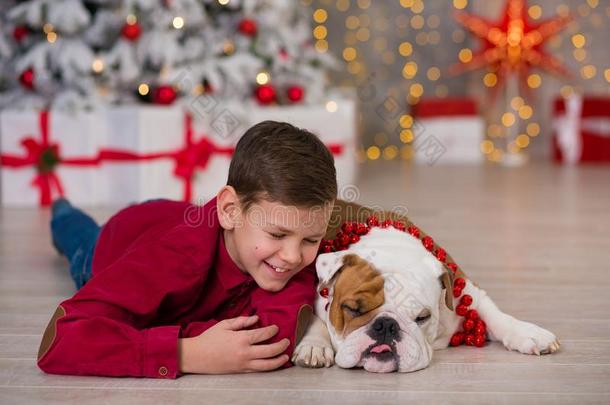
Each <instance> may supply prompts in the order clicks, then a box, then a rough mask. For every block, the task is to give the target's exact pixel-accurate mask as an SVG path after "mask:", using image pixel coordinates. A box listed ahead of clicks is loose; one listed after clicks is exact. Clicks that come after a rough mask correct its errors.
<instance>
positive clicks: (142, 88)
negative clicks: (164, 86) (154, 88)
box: [138, 83, 149, 96]
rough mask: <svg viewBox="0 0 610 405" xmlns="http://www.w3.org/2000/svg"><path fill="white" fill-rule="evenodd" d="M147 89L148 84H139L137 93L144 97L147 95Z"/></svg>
mask: <svg viewBox="0 0 610 405" xmlns="http://www.w3.org/2000/svg"><path fill="white" fill-rule="evenodd" d="M148 91H149V88H148V84H146V83H141V84H140V85H139V86H138V93H140V95H142V96H145V95H147V94H148Z"/></svg>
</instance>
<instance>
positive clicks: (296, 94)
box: [286, 86, 304, 103]
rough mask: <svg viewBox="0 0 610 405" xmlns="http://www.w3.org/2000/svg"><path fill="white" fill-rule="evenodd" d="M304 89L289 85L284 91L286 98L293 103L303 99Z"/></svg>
mask: <svg viewBox="0 0 610 405" xmlns="http://www.w3.org/2000/svg"><path fill="white" fill-rule="evenodd" d="M303 94H304V90H303V88H302V87H300V86H290V87H289V88H288V90H287V91H286V95H287V96H288V100H290V101H292V102H293V103H298V102H299V101H301V100H302V99H303Z"/></svg>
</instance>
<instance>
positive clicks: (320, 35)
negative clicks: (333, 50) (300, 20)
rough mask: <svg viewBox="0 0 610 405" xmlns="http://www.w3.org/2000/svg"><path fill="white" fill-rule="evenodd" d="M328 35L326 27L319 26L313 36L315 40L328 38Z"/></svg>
mask: <svg viewBox="0 0 610 405" xmlns="http://www.w3.org/2000/svg"><path fill="white" fill-rule="evenodd" d="M327 34H328V31H326V27H325V26H323V25H318V26H317V27H316V28H314V29H313V36H314V38H315V39H324V38H326V35H327Z"/></svg>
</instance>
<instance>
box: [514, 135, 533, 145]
mask: <svg viewBox="0 0 610 405" xmlns="http://www.w3.org/2000/svg"><path fill="white" fill-rule="evenodd" d="M515 143H516V144H517V146H518V147H520V148H527V145H529V144H530V137H529V136H527V135H525V134H521V135H519V136H518V137H517V139H516V140H515Z"/></svg>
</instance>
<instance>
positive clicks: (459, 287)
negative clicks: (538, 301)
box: [319, 216, 487, 347]
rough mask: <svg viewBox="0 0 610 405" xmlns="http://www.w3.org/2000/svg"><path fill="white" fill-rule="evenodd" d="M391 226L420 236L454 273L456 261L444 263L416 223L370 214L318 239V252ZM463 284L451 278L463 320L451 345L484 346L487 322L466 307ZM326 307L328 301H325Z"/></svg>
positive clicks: (338, 248) (441, 255)
mask: <svg viewBox="0 0 610 405" xmlns="http://www.w3.org/2000/svg"><path fill="white" fill-rule="evenodd" d="M390 226H393V227H394V228H396V229H398V230H399V231H402V232H407V233H408V234H409V235H411V236H413V237H414V238H417V239H419V240H421V243H422V245H424V247H425V248H426V250H428V251H429V252H432V254H434V256H435V257H436V258H437V259H438V260H439V261H440V262H441V263H442V264H443V265H444V266H446V267H447V268H448V269H449V270H451V272H452V274H456V273H457V270H458V265H457V264H455V263H447V262H446V260H447V252H446V251H445V250H444V249H443V248H441V247H440V246H436V247H435V243H434V239H432V238H431V237H430V236H424V237H423V238H421V231H420V230H419V228H418V227H416V226H414V225H411V226H409V227H407V226H405V224H404V223H402V222H401V221H392V220H390V219H386V220H385V221H382V222H379V219H378V218H377V217H376V216H370V217H368V218H367V219H366V221H365V222H364V223H363V222H352V221H346V222H344V223H343V224H342V225H341V230H340V231H338V232H337V234H336V235H335V239H324V240H322V243H320V251H319V252H320V253H331V252H338V251H341V250H347V249H348V248H349V246H350V245H351V244H353V243H357V242H358V241H359V240H360V237H361V236H363V235H366V234H367V233H369V231H370V230H371V229H372V228H375V227H379V228H388V227H390ZM464 287H466V280H465V279H463V278H462V277H459V278H456V279H455V280H454V282H453V296H454V297H455V298H460V297H461V299H460V303H459V304H458V306H457V307H456V308H455V313H456V314H457V315H459V316H462V317H464V321H463V322H462V330H461V331H458V332H455V333H454V334H453V336H451V340H450V341H449V344H450V345H451V346H459V345H462V344H465V345H468V346H476V347H483V346H484V345H485V341H486V340H487V338H486V334H487V325H486V324H485V321H483V320H482V319H480V318H479V313H478V312H477V310H476V309H469V307H470V305H471V304H472V297H471V296H470V295H468V294H464V295H462V291H463V290H464ZM328 293H329V291H328V288H326V287H324V288H322V289H321V290H320V295H321V296H322V297H324V298H327V297H328ZM326 305H327V307H328V304H326Z"/></svg>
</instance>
